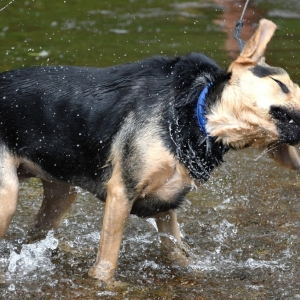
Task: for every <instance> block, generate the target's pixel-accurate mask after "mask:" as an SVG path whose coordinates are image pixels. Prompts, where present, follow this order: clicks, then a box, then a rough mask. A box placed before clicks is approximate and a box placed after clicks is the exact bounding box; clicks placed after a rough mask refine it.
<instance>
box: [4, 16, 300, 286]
mask: <svg viewBox="0 0 300 300" xmlns="http://www.w3.org/2000/svg"><path fill="white" fill-rule="evenodd" d="M275 29H276V25H275V24H274V23H272V22H271V21H268V20H261V21H260V23H259V26H258V28H257V30H256V31H255V33H254V34H253V36H252V37H251V38H250V40H249V41H248V42H247V44H246V45H245V48H244V50H243V51H242V53H241V54H240V56H239V57H238V58H237V59H236V60H235V61H234V62H233V63H232V64H231V65H230V67H229V68H228V70H227V71H223V70H221V69H220V67H219V66H218V65H217V64H216V63H215V62H214V61H213V60H212V59H210V58H208V57H206V56H205V55H203V54H196V53H193V54H190V55H187V56H185V57H177V58H165V57H155V58H151V59H148V60H143V61H139V62H136V63H132V64H125V65H120V66H115V67H110V68H105V69H99V68H79V67H62V66H61V67H36V68H27V69H26V68H25V69H19V70H14V71H8V72H4V73H2V74H0V136H1V143H0V164H1V169H0V237H1V238H2V237H4V236H5V233H6V231H7V228H8V226H9V223H10V221H11V219H12V217H13V214H14V213H15V210H16V205H17V199H18V189H19V179H20V178H21V179H22V178H24V177H32V176H35V177H38V178H40V179H41V181H42V184H43V188H44V198H43V203H42V206H41V208H40V211H39V213H38V215H37V217H36V222H35V225H34V228H33V229H32V230H31V234H33V233H34V232H45V231H47V230H49V229H51V228H57V227H58V226H59V224H60V222H61V220H62V217H63V215H64V214H65V212H66V211H67V210H68V208H69V207H70V205H71V204H72V203H73V202H74V200H75V199H76V192H75V191H74V189H73V186H80V187H82V188H84V189H86V190H88V191H89V192H91V193H93V194H95V195H96V196H97V197H98V198H100V199H101V200H104V201H105V202H106V203H105V212H104V218H103V226H102V231H101V239H100V245H99V251H98V255H97V259H96V262H95V264H94V266H93V267H92V268H91V270H90V272H89V274H90V276H92V277H95V278H98V279H100V280H102V281H105V282H109V281H111V280H113V278H114V273H115V270H116V268H117V262H118V255H119V250H120V246H121V239H122V235H123V230H124V227H125V223H126V219H127V218H128V216H129V214H136V215H138V216H141V217H149V216H153V217H154V218H155V220H156V223H157V227H158V231H159V232H160V233H161V240H162V246H163V247H165V248H166V249H167V250H168V251H169V253H171V252H172V251H173V247H174V245H173V242H172V239H169V238H168V236H172V237H173V240H174V239H175V240H177V242H178V244H180V243H181V239H180V232H179V229H178V225H177V217H176V213H175V211H174V209H176V208H177V207H179V206H180V204H181V203H182V202H183V201H184V197H185V195H186V194H187V193H188V192H189V191H190V190H191V188H192V187H194V186H195V185H199V184H200V183H201V182H204V181H206V180H207V179H208V178H209V176H210V173H211V172H212V171H213V169H214V168H215V167H217V166H218V165H219V164H220V163H221V162H222V160H223V156H224V154H225V153H226V152H227V151H228V150H229V149H243V148H246V147H254V148H260V149H261V148H272V147H275V146H277V145H285V144H289V145H294V144H296V143H298V142H300V93H299V87H298V86H297V85H295V84H294V83H293V82H292V81H291V79H290V78H289V76H288V74H287V73H286V72H285V71H284V70H283V69H281V68H276V67H271V66H269V65H267V64H266V63H265V62H264V59H263V55H264V52H265V49H266V45H267V43H268V42H269V40H270V39H271V37H272V36H273V34H274V32H275ZM283 147H284V146H283Z"/></svg>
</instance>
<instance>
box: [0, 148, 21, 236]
mask: <svg viewBox="0 0 300 300" xmlns="http://www.w3.org/2000/svg"><path fill="white" fill-rule="evenodd" d="M16 165H17V161H16V159H15V158H14V157H13V156H12V155H10V154H9V153H8V152H7V150H6V149H5V147H3V146H2V147H0V166H1V168H0V239H2V238H3V237H4V235H5V233H6V231H7V228H8V226H9V224H10V222H11V219H12V217H13V215H14V213H15V211H16V208H17V201H18V192H19V180H18V177H17V174H16V172H15V169H16ZM8 199H9V201H7V200H8Z"/></svg>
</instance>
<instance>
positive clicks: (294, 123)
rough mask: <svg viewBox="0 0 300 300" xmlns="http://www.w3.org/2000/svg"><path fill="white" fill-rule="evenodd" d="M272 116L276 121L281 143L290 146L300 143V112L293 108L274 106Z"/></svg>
mask: <svg viewBox="0 0 300 300" xmlns="http://www.w3.org/2000/svg"><path fill="white" fill-rule="evenodd" d="M270 114H271V116H272V118H273V119H274V120H275V123H276V127H277V129H278V133H279V138H280V142H282V143H285V144H289V145H296V144H298V143H300V110H295V109H293V108H291V107H284V106H272V107H271V109H270Z"/></svg>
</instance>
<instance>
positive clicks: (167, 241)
mask: <svg viewBox="0 0 300 300" xmlns="http://www.w3.org/2000/svg"><path fill="white" fill-rule="evenodd" d="M155 221H156V225H157V229H158V232H159V235H160V236H159V237H160V240H161V246H162V251H163V252H164V253H165V254H166V255H167V258H168V259H170V260H171V261H175V262H176V263H178V264H180V265H186V264H188V262H189V260H188V256H189V255H188V252H187V250H186V248H185V247H184V245H183V243H182V241H181V236H180V230H179V227H178V223H177V215H176V212H175V211H174V210H172V209H171V210H169V211H166V212H161V213H159V214H157V215H155Z"/></svg>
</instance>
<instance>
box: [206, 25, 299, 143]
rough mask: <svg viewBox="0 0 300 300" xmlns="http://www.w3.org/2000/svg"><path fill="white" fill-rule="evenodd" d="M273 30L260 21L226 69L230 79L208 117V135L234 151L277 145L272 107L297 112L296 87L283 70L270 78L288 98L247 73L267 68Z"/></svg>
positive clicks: (274, 87)
mask: <svg viewBox="0 0 300 300" xmlns="http://www.w3.org/2000/svg"><path fill="white" fill-rule="evenodd" d="M275 29H276V25H275V24H274V23H272V22H271V21H268V20H261V21H260V24H259V27H258V28H257V30H256V32H255V33H254V34H253V36H252V37H251V39H250V40H249V41H248V43H247V44H246V45H245V48H244V50H243V51H242V53H241V54H240V56H239V57H238V58H237V59H236V60H235V61H234V62H233V63H232V64H231V65H230V67H229V69H228V71H229V72H232V76H231V79H230V82H229V85H227V86H226V87H225V90H224V92H223V94H222V99H221V101H220V102H219V103H217V104H216V106H215V107H214V108H213V109H212V112H211V113H210V114H208V115H207V119H208V122H207V131H208V133H209V134H210V135H211V136H217V137H218V140H220V141H222V142H223V143H224V144H227V145H228V146H231V147H233V148H244V147H245V146H252V147H255V148H263V147H267V146H269V145H272V144H273V143H276V142H277V141H278V139H279V136H278V131H277V129H276V126H275V124H274V122H273V121H272V119H271V117H270V115H269V109H270V106H271V105H285V106H291V107H293V108H297V109H300V90H299V87H298V85H296V84H294V83H293V82H292V81H291V79H290V77H289V76H288V74H287V73H286V72H285V71H284V70H283V69H279V68H277V70H278V71H279V72H278V73H280V74H277V75H275V76H272V77H273V78H275V79H279V80H280V81H282V82H283V83H285V84H286V86H287V87H288V88H289V90H290V93H289V94H284V93H283V92H282V91H281V90H280V88H279V86H278V85H277V83H276V82H275V81H273V80H272V79H271V78H270V77H265V78H259V77H257V76H255V75H254V74H253V73H252V72H251V70H250V69H251V68H253V67H254V66H255V65H257V64H258V65H261V66H267V65H266V64H265V62H264V58H263V55H264V52H265V49H266V45H267V43H268V42H269V40H270V39H271V37H272V35H273V34H274V31H275ZM264 82H265V83H264Z"/></svg>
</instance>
